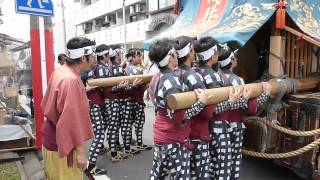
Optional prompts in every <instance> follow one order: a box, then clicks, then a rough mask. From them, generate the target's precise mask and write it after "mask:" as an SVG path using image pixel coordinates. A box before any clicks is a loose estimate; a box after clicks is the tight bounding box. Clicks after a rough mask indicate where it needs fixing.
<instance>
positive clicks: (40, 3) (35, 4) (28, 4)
mask: <svg viewBox="0 0 320 180" xmlns="http://www.w3.org/2000/svg"><path fill="white" fill-rule="evenodd" d="M16 13H20V14H30V15H35V16H54V11H53V3H52V0H16Z"/></svg>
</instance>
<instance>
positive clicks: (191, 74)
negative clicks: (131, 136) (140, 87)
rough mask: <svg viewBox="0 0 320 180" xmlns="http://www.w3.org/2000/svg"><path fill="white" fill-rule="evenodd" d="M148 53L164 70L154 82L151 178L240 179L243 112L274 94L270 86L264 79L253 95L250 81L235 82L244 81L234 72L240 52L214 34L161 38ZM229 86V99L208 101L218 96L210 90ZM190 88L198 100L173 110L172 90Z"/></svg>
mask: <svg viewBox="0 0 320 180" xmlns="http://www.w3.org/2000/svg"><path fill="white" fill-rule="evenodd" d="M149 58H150V60H151V61H153V62H154V63H155V64H156V65H157V66H158V68H159V70H160V72H159V73H158V74H157V75H156V76H154V77H153V79H152V80H151V82H150V86H149V94H150V97H151V99H152V100H153V102H154V104H155V110H156V119H155V122H154V129H153V135H154V156H153V167H152V169H151V172H150V179H151V180H160V179H164V178H165V177H166V176H169V177H170V179H201V180H205V179H217V180H229V179H239V176H240V162H241V158H242V154H241V148H242V140H243V130H244V128H245V126H244V124H243V113H244V112H250V113H255V112H256V110H257V107H259V106H260V105H262V104H263V103H265V102H266V101H267V100H268V99H269V97H270V91H271V85H270V84H269V83H262V86H263V93H262V94H261V95H259V96H258V97H257V98H254V99H252V98H250V96H251V89H250V88H249V87H248V86H244V88H243V89H241V88H239V87H232V86H237V85H244V81H243V79H242V78H240V77H239V76H237V75H236V74H234V73H233V70H234V68H235V67H236V66H237V58H236V54H235V52H234V51H233V50H232V49H231V48H230V47H229V46H227V45H222V44H220V43H219V42H218V41H216V40H215V39H214V38H212V37H203V38H201V39H199V40H196V39H194V38H190V37H186V36H181V37H178V38H176V39H160V40H158V41H156V42H154V43H153V44H152V45H151V47H150V49H149ZM224 86H230V93H229V99H228V100H226V101H223V102H220V103H217V104H212V105H206V102H207V100H208V98H215V95H214V94H213V95H212V97H208V94H207V93H206V89H213V88H219V87H224ZM186 91H194V92H195V94H196V96H197V99H198V100H197V101H196V102H195V103H194V104H193V105H192V106H191V107H189V108H187V109H179V110H172V109H170V107H169V106H168V97H169V95H171V94H174V93H181V92H186ZM186 98H187V97H186Z"/></svg>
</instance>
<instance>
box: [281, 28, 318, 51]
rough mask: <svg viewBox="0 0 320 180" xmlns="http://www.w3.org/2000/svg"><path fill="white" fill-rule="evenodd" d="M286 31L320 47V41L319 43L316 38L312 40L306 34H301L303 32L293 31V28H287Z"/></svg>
mask: <svg viewBox="0 0 320 180" xmlns="http://www.w3.org/2000/svg"><path fill="white" fill-rule="evenodd" d="M284 29H285V30H286V31H288V32H290V33H292V34H294V35H296V36H298V37H301V38H302V39H304V40H306V41H308V42H310V43H312V44H314V45H316V46H318V47H320V41H317V40H316V39H314V38H312V37H310V36H308V35H306V34H304V33H301V32H299V31H297V30H295V29H293V28H291V27H288V26H285V27H284Z"/></svg>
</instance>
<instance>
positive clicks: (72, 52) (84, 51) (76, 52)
mask: <svg viewBox="0 0 320 180" xmlns="http://www.w3.org/2000/svg"><path fill="white" fill-rule="evenodd" d="M67 52H68V57H69V58H70V59H77V58H80V57H81V56H84V55H89V54H92V53H93V46H86V47H83V48H78V49H67Z"/></svg>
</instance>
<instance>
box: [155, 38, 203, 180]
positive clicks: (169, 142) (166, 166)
mask: <svg viewBox="0 0 320 180" xmlns="http://www.w3.org/2000/svg"><path fill="white" fill-rule="evenodd" d="M149 58H150V60H151V61H153V62H155V63H156V64H157V65H158V67H159V70H160V73H158V74H157V75H155V76H154V77H153V79H152V80H151V82H150V86H149V92H150V96H151V97H152V101H153V102H154V103H155V110H156V119H155V122H154V125H153V139H154V154H153V167H152V169H151V173H150V179H151V180H156V179H165V176H167V175H169V174H170V179H182V180H186V179H190V149H192V145H191V144H189V142H188V138H189V135H190V119H191V117H193V116H195V115H197V114H198V113H200V112H201V111H202V109H203V108H204V103H205V102H206V100H207V94H206V92H205V90H203V89H196V90H195V93H196V95H197V98H198V101H197V102H196V103H194V104H193V105H192V106H191V107H190V108H188V109H182V110H171V109H170V108H169V107H168V105H167V104H168V103H167V102H168V96H169V95H170V94H174V93H181V92H184V88H183V87H184V85H183V82H182V81H181V80H180V79H179V78H178V77H177V76H175V74H174V70H175V69H176V67H177V65H178V60H177V54H176V51H175V49H174V41H173V40H170V39H161V40H158V41H156V42H155V43H154V44H152V45H151V47H150V52H149Z"/></svg>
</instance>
